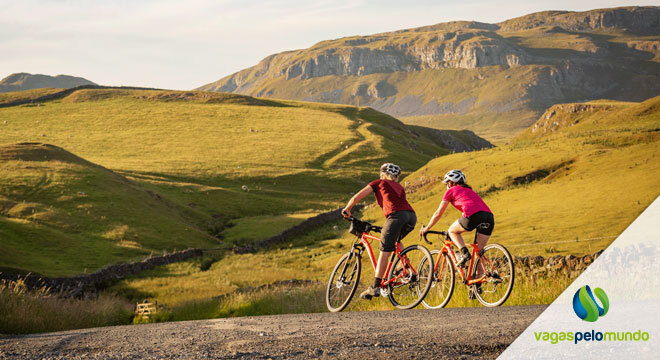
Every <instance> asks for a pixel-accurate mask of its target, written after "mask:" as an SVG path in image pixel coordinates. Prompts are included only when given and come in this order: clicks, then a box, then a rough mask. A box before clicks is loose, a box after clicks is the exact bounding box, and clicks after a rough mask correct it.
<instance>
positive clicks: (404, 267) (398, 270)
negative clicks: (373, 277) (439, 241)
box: [387, 245, 433, 310]
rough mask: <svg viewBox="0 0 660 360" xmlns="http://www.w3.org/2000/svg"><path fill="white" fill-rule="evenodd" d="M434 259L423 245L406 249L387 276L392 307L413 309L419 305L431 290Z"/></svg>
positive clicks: (396, 257)
mask: <svg viewBox="0 0 660 360" xmlns="http://www.w3.org/2000/svg"><path fill="white" fill-rule="evenodd" d="M432 279H433V258H432V257H431V253H430V252H429V250H428V249H427V248H425V247H424V246H422V245H411V246H408V247H407V248H405V249H404V250H403V251H402V252H401V255H400V256H397V255H395V256H394V262H393V264H392V267H391V268H390V272H389V274H388V275H387V280H388V281H389V284H388V292H389V294H388V296H389V299H390V302H391V303H392V305H394V306H395V307H397V308H399V309H404V310H405V309H412V308H414V307H415V306H417V305H419V303H420V302H422V300H424V296H426V294H427V293H428V292H429V289H430V288H431V282H432Z"/></svg>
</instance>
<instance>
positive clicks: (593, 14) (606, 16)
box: [498, 6, 660, 34]
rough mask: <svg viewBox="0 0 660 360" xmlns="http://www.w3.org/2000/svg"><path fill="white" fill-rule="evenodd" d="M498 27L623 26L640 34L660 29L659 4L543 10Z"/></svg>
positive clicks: (580, 28)
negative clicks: (583, 9) (593, 8)
mask: <svg viewBox="0 0 660 360" xmlns="http://www.w3.org/2000/svg"><path fill="white" fill-rule="evenodd" d="M498 25H499V29H500V30H501V31H520V30H528V29H533V28H536V27H540V26H548V25H551V26H558V27H560V28H562V29H565V30H568V31H592V30H605V31H608V30H624V31H628V32H634V33H640V34H658V32H660V8H658V7H656V6H645V7H621V8H615V9H596V10H591V11H583V12H573V11H543V12H538V13H534V14H530V15H525V16H521V17H518V18H515V19H511V20H507V21H503V22H501V23H499V24H498Z"/></svg>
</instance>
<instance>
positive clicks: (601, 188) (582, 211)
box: [406, 97, 660, 255]
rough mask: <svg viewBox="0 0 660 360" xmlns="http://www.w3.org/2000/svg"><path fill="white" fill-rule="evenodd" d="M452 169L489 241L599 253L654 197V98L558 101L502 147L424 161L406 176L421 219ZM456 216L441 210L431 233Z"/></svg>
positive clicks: (658, 143)
mask: <svg viewBox="0 0 660 360" xmlns="http://www.w3.org/2000/svg"><path fill="white" fill-rule="evenodd" d="M454 168H458V169H462V170H463V171H464V172H465V173H466V176H467V180H468V183H469V184H471V185H472V186H473V187H474V188H475V190H476V191H478V192H480V193H481V194H483V195H484V199H485V201H486V202H487V203H488V204H489V207H490V208H491V209H492V210H493V211H494V213H495V215H496V227H495V233H494V236H493V240H494V241H497V242H500V243H503V244H505V245H508V246H511V250H512V252H513V253H515V254H518V255H520V254H540V255H552V254H571V253H572V254H585V253H589V252H593V251H595V250H598V249H602V248H604V247H606V246H607V245H608V244H609V243H610V242H611V241H612V240H613V239H614V238H615V237H616V236H617V235H619V234H620V233H621V232H622V231H623V230H624V229H625V228H626V227H627V226H628V225H629V224H630V223H631V222H632V221H633V220H634V219H635V218H636V217H637V216H638V215H639V214H640V213H641V212H642V210H644V209H645V208H646V206H648V204H650V203H651V202H652V201H653V200H655V198H656V197H657V196H658V195H660V97H656V98H653V99H650V100H647V101H645V102H643V103H621V102H611V101H596V102H591V103H580V104H562V105H556V106H554V107H552V108H550V109H548V111H547V112H546V113H545V114H543V116H542V117H541V118H540V119H539V120H538V121H537V123H536V124H535V125H534V126H532V127H530V128H529V129H528V130H526V131H525V132H523V133H522V134H521V135H520V136H518V137H517V138H516V139H515V140H514V141H513V142H512V143H511V144H510V145H507V146H503V147H500V148H497V149H491V150H486V151H480V152H477V153H471V154H469V156H465V155H464V154H454V155H450V156H446V157H442V158H438V159H435V160H432V161H431V162H429V164H428V165H426V166H424V167H423V168H421V169H419V170H418V171H416V172H415V173H413V174H411V175H410V176H409V177H407V178H406V180H407V181H410V184H411V186H413V187H415V188H416V189H415V191H414V192H413V194H412V195H411V198H412V200H413V206H414V207H415V209H416V210H418V212H419V213H420V214H423V215H422V216H421V218H422V219H424V220H425V221H427V220H428V218H429V217H430V215H431V214H432V212H433V211H434V210H435V208H436V207H437V205H438V203H439V200H440V198H441V196H442V194H443V193H444V191H445V186H444V184H442V183H441V182H440V180H441V178H442V176H443V175H444V173H445V172H446V171H448V170H450V169H454ZM416 185H418V186H416ZM458 216H460V214H459V212H458V211H455V210H451V211H449V214H448V216H446V217H445V218H444V219H443V220H442V221H441V223H440V224H439V227H440V228H447V227H448V226H449V224H450V223H451V222H452V221H453V220H455V219H456V218H457V217H458ZM590 239H593V240H590Z"/></svg>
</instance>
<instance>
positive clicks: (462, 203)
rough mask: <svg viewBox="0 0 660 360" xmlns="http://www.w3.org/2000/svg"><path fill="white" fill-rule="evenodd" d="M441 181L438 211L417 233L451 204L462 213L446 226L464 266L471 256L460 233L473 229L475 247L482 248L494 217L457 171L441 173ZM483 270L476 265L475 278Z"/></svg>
mask: <svg viewBox="0 0 660 360" xmlns="http://www.w3.org/2000/svg"><path fill="white" fill-rule="evenodd" d="M442 182H443V183H445V184H447V191H446V192H445V195H444V196H443V197H442V201H441V202H440V206H438V210H436V211H435V213H433V216H431V219H430V220H429V223H428V225H427V226H426V227H424V226H422V229H421V230H420V231H419V235H420V236H424V234H425V233H426V232H427V231H429V230H431V227H433V225H435V224H436V223H437V222H438V220H440V218H441V217H442V215H443V214H444V213H445V210H446V209H447V206H448V205H449V204H452V205H453V206H454V207H455V208H456V209H458V210H460V211H461V212H462V216H461V217H460V218H459V219H458V220H456V221H455V222H454V223H453V224H452V225H451V226H450V227H449V231H448V232H449V237H451V239H452V241H453V242H454V244H456V246H458V248H459V249H460V251H461V259H459V260H458V266H463V265H466V264H467V262H468V261H469V260H470V259H471V258H472V256H471V255H470V252H469V251H468V249H467V247H466V246H465V242H464V241H463V237H462V236H461V234H462V233H464V232H468V231H472V230H474V229H476V230H477V244H478V245H479V249H483V248H484V246H486V243H487V242H488V239H490V236H491V234H492V233H493V227H494V226H495V219H494V217H493V212H492V211H490V208H488V206H487V205H486V203H485V202H484V201H483V200H482V199H481V197H480V196H479V195H477V193H475V192H474V190H472V187H470V185H468V184H466V182H465V175H464V174H463V172H462V171H460V170H451V171H449V172H447V174H445V177H444V179H443V180H442ZM482 273H483V269H482V268H481V267H479V268H478V269H477V274H476V275H477V277H479V276H481V274H482ZM480 285H481V284H477V286H476V287H475V289H476V290H477V291H480Z"/></svg>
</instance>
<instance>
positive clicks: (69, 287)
mask: <svg viewBox="0 0 660 360" xmlns="http://www.w3.org/2000/svg"><path fill="white" fill-rule="evenodd" d="M202 254H203V252H202V250H201V249H187V250H183V251H177V252H173V253H171V254H165V255H163V256H153V257H148V258H146V259H144V260H142V261H138V262H132V263H126V264H114V265H109V266H106V267H104V268H102V269H100V270H98V271H96V272H94V273H91V274H83V275H77V276H73V277H68V278H48V277H43V276H30V275H28V276H24V275H15V274H3V273H0V280H3V281H17V280H19V279H22V280H23V281H24V282H25V286H26V288H27V289H28V290H38V289H42V288H47V289H49V293H50V294H55V295H58V296H61V297H65V298H79V299H80V298H94V297H96V296H97V295H98V292H99V291H100V290H103V289H105V288H107V287H109V286H111V285H112V284H114V283H116V282H117V281H119V280H121V279H123V278H125V277H127V276H129V275H135V274H138V273H140V272H142V271H145V270H150V269H153V268H154V267H156V266H160V265H167V264H171V263H175V262H180V261H185V260H188V259H190V258H193V257H197V256H202Z"/></svg>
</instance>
